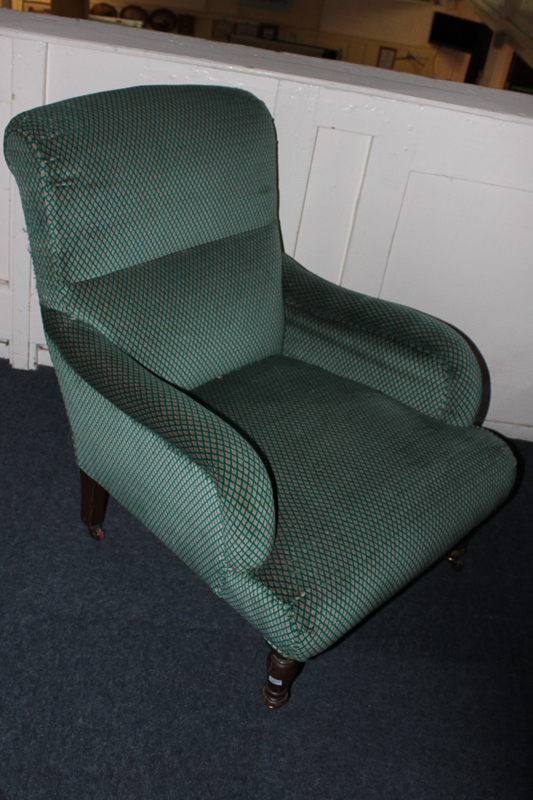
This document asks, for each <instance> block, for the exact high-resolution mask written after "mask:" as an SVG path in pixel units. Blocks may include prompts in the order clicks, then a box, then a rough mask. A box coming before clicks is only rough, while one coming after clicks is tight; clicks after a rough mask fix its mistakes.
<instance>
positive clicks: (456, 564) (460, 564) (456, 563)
mask: <svg viewBox="0 0 533 800" xmlns="http://www.w3.org/2000/svg"><path fill="white" fill-rule="evenodd" d="M448 561H449V562H450V564H451V565H452V568H453V569H454V570H455V571H456V572H461V570H462V569H464V567H465V562H464V561H461V559H460V558H452V556H450V557H449V558H448Z"/></svg>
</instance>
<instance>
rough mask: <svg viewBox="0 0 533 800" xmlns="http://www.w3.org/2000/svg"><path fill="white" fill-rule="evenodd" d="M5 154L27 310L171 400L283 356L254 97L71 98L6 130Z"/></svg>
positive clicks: (267, 151) (273, 188)
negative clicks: (20, 237)
mask: <svg viewBox="0 0 533 800" xmlns="http://www.w3.org/2000/svg"><path fill="white" fill-rule="evenodd" d="M4 150H5V154H6V159H7V162H8V164H9V166H10V168H11V170H12V171H13V173H14V175H15V177H16V178H17V182H18V184H19V187H20V191H21V197H22V201H23V205H24V210H25V216H26V220H27V225H28V232H29V236H30V243H31V251H32V257H33V260H34V265H35V271H36V276H37V286H38V290H39V297H40V301H41V303H43V304H44V305H46V306H47V307H50V308H56V309H57V310H60V311H64V312H66V313H68V314H70V315H72V316H74V317H76V318H79V319H83V320H85V321H87V322H90V323H91V324H93V325H94V326H95V327H96V328H97V329H98V330H100V331H101V332H102V333H104V334H105V335H106V336H108V337H109V338H110V339H111V341H113V342H114V343H115V344H117V345H119V346H120V347H121V348H123V349H124V350H125V351H126V352H127V353H129V354H130V355H132V356H134V357H135V358H137V359H138V360H139V361H141V363H143V364H144V365H145V366H146V367H148V368H149V369H152V370H154V371H155V372H157V373H158V374H160V375H161V376H162V377H164V378H165V379H167V380H170V381H172V382H174V383H177V384H179V385H180V386H183V387H192V386H195V385H198V384H200V383H203V382H205V381H207V380H209V379H210V378H212V377H215V376H216V375H219V374H221V373H224V372H227V371H230V370H232V369H235V368H236V367H238V366H241V365H242V364H246V363H249V362H251V361H254V360H255V359H257V358H261V357H263V356H266V355H271V354H274V353H279V352H281V347H282V339H283V328H284V314H283V300H282V291H281V277H280V276H281V245H280V237H279V225H278V219H277V176H276V139H275V132H274V127H273V123H272V118H271V116H270V114H269V113H268V110H267V109H266V107H265V106H264V104H263V103H262V102H261V101H259V100H258V99H257V98H256V97H254V96H253V95H251V94H249V93H248V92H244V91H241V90H236V89H226V88H224V87H212V86H153V87H142V86H141V87H134V88H132V89H123V90H120V91H116V92H102V93H100V94H95V95H88V96H85V97H78V98H74V99H72V100H67V101H65V102H62V103H55V104H52V105H49V106H45V107H42V108H37V109H33V110H32V111H28V112H25V113H23V114H20V115H19V116H18V117H15V118H14V119H13V120H12V121H11V123H10V124H9V126H8V128H7V130H6V135H5V144H4ZM198 285H201V286H202V287H203V292H202V293H199V292H197V291H196V287H197V286H198ZM221 287H223V290H221ZM160 342H164V344H163V345H162V346H161V347H160V346H159V343H160Z"/></svg>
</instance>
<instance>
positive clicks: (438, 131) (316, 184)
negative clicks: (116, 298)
mask: <svg viewBox="0 0 533 800" xmlns="http://www.w3.org/2000/svg"><path fill="white" fill-rule="evenodd" d="M157 83H202V84H223V85H226V86H238V87H242V88H244V89H247V90H249V91H250V92H253V93H254V94H255V95H257V96H258V97H260V98H261V99H262V100H263V101H264V102H265V103H266V104H267V106H268V108H269V109H270V111H271V112H272V114H273V116H274V118H275V122H276V127H277V131H278V137H279V170H280V192H281V200H280V211H281V221H282V231H283V239H284V246H285V249H286V251H287V252H289V253H291V254H293V255H295V257H296V258H298V259H299V260H301V261H302V263H304V265H306V266H307V267H308V268H310V269H312V270H313V271H315V272H317V273H318V274H320V275H322V276H324V277H326V278H328V279H329V280H331V281H334V282H336V283H341V284H342V285H343V286H347V287H349V288H352V289H356V290H358V291H362V292H366V293H369V294H372V295H376V296H381V297H384V298H386V299H389V300H394V301H398V302H400V303H405V304H407V305H412V306H415V307H417V308H420V309H423V310H425V311H427V312H429V313H430V314H433V315H435V316H438V317H441V318H443V319H446V320H448V321H450V322H451V323H453V324H454V325H456V326H458V327H459V328H461V329H462V330H464V331H465V332H466V333H467V334H468V335H469V336H470V337H471V338H473V339H474V340H475V341H476V342H477V344H478V345H479V347H480V348H481V350H482V352H483V353H484V355H485V357H486V359H487V361H488V364H489V368H490V370H491V374H492V382H493V399H492V403H491V407H490V411H489V420H490V423H491V424H492V426H493V427H495V428H498V429H500V430H501V431H503V432H504V433H508V434H509V435H511V436H517V437H521V438H526V439H532V440H533V302H532V301H533V264H532V259H533V98H530V97H528V96H524V95H518V94H515V93H510V92H500V91H497V90H492V89H484V88H481V87H475V86H466V85H463V84H454V83H446V82H439V81H430V80H427V79H424V78H418V77H414V76H409V75H405V74H402V73H391V72H387V71H385V70H378V69H373V68H370V67H359V66H355V65H352V64H343V63H337V62H331V61H327V62H324V61H321V60H318V59H309V58H305V57H302V56H291V55H287V54H277V53H271V52H268V51H264V50H254V49H251V48H246V47H241V46H238V45H225V44H219V43H213V42H207V41H203V40H200V39H187V38H184V37H178V36H170V35H165V34H158V33H154V32H149V31H144V30H131V29H122V28H120V29H117V27H116V26H110V25H109V26H108V25H103V24H100V23H95V22H84V21H80V20H68V19H59V18H54V17H45V16H44V15H37V14H23V13H21V12H14V11H7V10H3V9H2V10H0V116H1V119H2V121H3V123H4V125H5V124H7V122H8V121H9V119H10V118H11V117H12V116H13V115H14V114H17V113H19V112H20V111H23V110H24V109H27V108H31V107H33V106H36V105H40V104H42V103H51V102H55V101H57V100H62V99H65V98H68V97H73V96H76V95H79V94H86V93H89V92H98V91H102V90H106V89H116V88H121V87H125V86H132V85H139V84H157ZM0 169H1V172H0V187H1V189H2V192H1V193H0V196H1V200H0V242H1V245H2V246H1V248H0V348H1V350H0V355H3V356H4V357H9V358H10V359H11V363H12V364H13V366H15V367H18V368H21V369H28V368H30V369H31V368H33V367H34V366H35V365H36V364H46V363H49V361H48V353H47V351H46V346H45V340H44V335H43V330H42V325H41V320H40V314H39V307H38V302H37V298H36V295H35V289H34V286H33V282H32V274H31V261H30V257H29V254H28V246H27V240H26V235H25V233H24V221H23V216H22V211H21V207H20V200H19V198H18V194H17V191H16V187H15V186H14V182H13V180H12V179H11V177H10V175H9V173H8V171H7V168H6V166H5V164H4V163H2V165H1V167H0Z"/></svg>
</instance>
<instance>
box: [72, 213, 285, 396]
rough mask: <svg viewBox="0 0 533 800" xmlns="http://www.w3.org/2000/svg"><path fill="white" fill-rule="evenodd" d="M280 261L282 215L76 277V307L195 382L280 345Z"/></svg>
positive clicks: (159, 369) (132, 350)
mask: <svg viewBox="0 0 533 800" xmlns="http://www.w3.org/2000/svg"><path fill="white" fill-rule="evenodd" d="M280 265H281V249H280V242H279V229H278V225H277V222H276V223H272V224H271V225H268V226H267V227H265V228H262V229H260V230H255V231H250V232H247V233H241V234H237V235H236V236H228V237H227V238H225V239H221V240H219V241H218V242H209V243H208V244H204V245H199V246H198V247H191V248H189V249H188V250H182V251H180V252H179V253H173V254H172V255H170V256H164V257H163V258H160V259H158V260H156V261H152V262H149V263H148V264H141V265H138V266H134V267H130V268H129V269H123V270H120V271H119V272H114V273H112V274H111V275H105V276H104V277H102V278H94V279H93V280H90V281H83V282H80V283H77V284H75V285H74V286H73V287H72V293H71V298H72V302H71V308H72V313H73V315H74V316H75V317H76V318H78V319H81V320H84V321H86V322H89V323H91V324H92V325H94V326H95V327H96V328H97V329H98V330H99V331H101V332H102V333H103V334H104V335H105V336H106V337H108V338H109V339H110V340H111V341H112V342H114V343H115V344H117V345H118V346H119V347H121V348H122V349H124V350H125V351H126V352H127V353H129V354H130V355H132V356H133V357H134V358H136V359H137V360H138V361H140V362H141V363H142V364H143V365H144V366H146V367H148V368H149V369H151V370H154V371H155V372H156V373H157V374H158V375H160V376H161V377H162V378H165V379H166V380H169V381H171V382H172V383H175V384H177V385H178V386H181V387H183V388H186V389H190V388H192V387H194V386H198V385H199V384H201V383H205V382H206V381H208V380H210V379H211V378H214V377H216V376H218V375H220V374H223V373H225V372H229V371H231V370H233V369H236V368H237V367H239V366H241V365H243V364H246V363H249V362H252V361H255V360H257V359H258V358H262V357H263V356H267V355H272V354H274V353H280V352H281V348H282V344H283V329H284V320H283V314H282V308H283V298H282V293H281V268H280ZM199 286H201V287H202V291H201V292H200V291H198V287H199ZM221 287H223V289H222V290H221Z"/></svg>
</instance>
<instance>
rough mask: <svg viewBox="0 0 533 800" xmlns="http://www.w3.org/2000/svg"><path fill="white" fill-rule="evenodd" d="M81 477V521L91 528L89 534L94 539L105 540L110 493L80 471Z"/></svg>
mask: <svg viewBox="0 0 533 800" xmlns="http://www.w3.org/2000/svg"><path fill="white" fill-rule="evenodd" d="M80 477H81V520H82V522H84V523H85V524H86V525H87V527H88V528H89V533H90V534H91V536H92V537H93V539H98V540H99V541H100V540H101V539H103V538H104V532H103V530H102V522H103V521H104V517H105V510H106V507H107V501H108V499H109V493H108V492H106V490H105V489H104V487H103V486H100V484H99V483H96V481H94V480H93V479H92V478H90V477H89V476H88V475H87V473H86V472H84V471H83V470H82V469H80Z"/></svg>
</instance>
